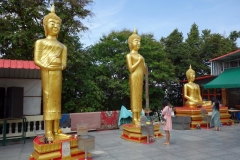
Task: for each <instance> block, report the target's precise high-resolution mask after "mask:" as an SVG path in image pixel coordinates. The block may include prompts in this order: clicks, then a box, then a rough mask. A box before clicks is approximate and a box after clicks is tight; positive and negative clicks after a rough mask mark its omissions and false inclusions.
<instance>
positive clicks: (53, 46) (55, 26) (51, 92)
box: [34, 5, 70, 142]
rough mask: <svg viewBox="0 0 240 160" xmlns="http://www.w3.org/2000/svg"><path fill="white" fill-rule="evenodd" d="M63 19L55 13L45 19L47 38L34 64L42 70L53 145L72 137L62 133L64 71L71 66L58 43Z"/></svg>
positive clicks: (47, 127)
mask: <svg viewBox="0 0 240 160" xmlns="http://www.w3.org/2000/svg"><path fill="white" fill-rule="evenodd" d="M61 21H62V20H61V19H60V18H59V17H58V16H57V15H56V14H55V8H54V5H52V9H51V13H49V14H48V15H46V16H45V17H44V19H43V27H44V31H45V36H46V38H44V39H39V40H37V41H36V42H35V46H34V62H35V64H36V65H37V66H39V67H40V70H41V81H42V90H43V120H44V122H45V126H44V130H45V137H46V139H47V141H49V142H51V141H53V140H56V139H61V138H63V137H70V136H69V135H65V134H61V133H60V128H59V127H60V119H61V93H62V70H63V69H65V68H66V65H67V47H66V46H65V45H64V44H62V43H60V42H59V41H58V40H57V37H58V34H59V32H60V26H61Z"/></svg>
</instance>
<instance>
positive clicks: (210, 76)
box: [180, 75, 213, 83]
mask: <svg viewBox="0 0 240 160" xmlns="http://www.w3.org/2000/svg"><path fill="white" fill-rule="evenodd" d="M212 77H213V76H212V75H208V76H202V77H198V78H195V81H197V80H201V79H208V78H212ZM185 82H188V80H187V79H186V80H182V81H180V83H185Z"/></svg>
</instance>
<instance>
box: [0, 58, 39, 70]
mask: <svg viewBox="0 0 240 160" xmlns="http://www.w3.org/2000/svg"><path fill="white" fill-rule="evenodd" d="M0 68H12V69H40V68H39V67H38V66H36V65H35V63H34V61H24V60H10V59H0Z"/></svg>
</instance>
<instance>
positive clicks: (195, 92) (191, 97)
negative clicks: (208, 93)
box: [184, 65, 211, 108]
mask: <svg viewBox="0 0 240 160" xmlns="http://www.w3.org/2000/svg"><path fill="white" fill-rule="evenodd" d="M186 76H187V79H188V83H186V84H185V85H184V98H185V99H187V101H186V102H185V106H186V107H189V108H197V107H200V106H211V101H203V100H202V97H201V92H200V87H199V85H198V84H196V83H194V80H195V71H194V70H193V69H192V67H191V65H190V67H189V69H188V70H187V72H186Z"/></svg>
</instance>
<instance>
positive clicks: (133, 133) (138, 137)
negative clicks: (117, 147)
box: [121, 124, 163, 143]
mask: <svg viewBox="0 0 240 160" xmlns="http://www.w3.org/2000/svg"><path fill="white" fill-rule="evenodd" d="M122 127H123V131H122V136H121V138H123V139H125V140H128V141H132V142H139V143H146V142H147V136H146V135H142V134H141V127H138V126H135V125H132V124H123V125H122ZM159 129H160V125H159V124H158V125H154V136H155V138H161V137H163V135H162V133H161V132H160V130H159Z"/></svg>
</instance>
